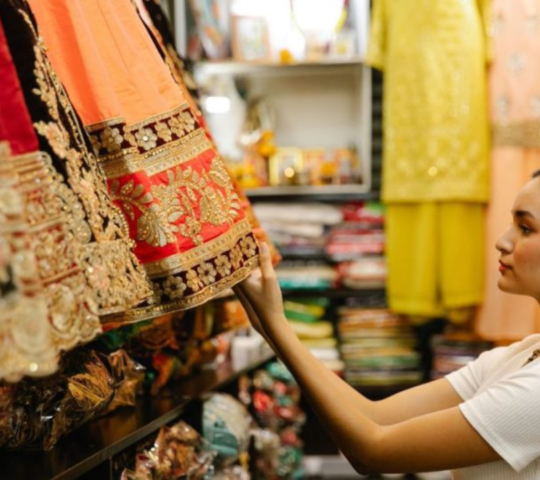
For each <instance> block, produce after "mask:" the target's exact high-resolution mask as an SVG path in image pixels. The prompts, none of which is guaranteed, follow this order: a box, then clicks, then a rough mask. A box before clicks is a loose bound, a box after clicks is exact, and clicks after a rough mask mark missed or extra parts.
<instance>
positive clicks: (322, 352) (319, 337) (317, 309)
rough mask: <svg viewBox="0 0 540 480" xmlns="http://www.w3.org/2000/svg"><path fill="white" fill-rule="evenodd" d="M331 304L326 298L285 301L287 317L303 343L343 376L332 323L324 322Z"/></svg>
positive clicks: (316, 356) (331, 368)
mask: <svg viewBox="0 0 540 480" xmlns="http://www.w3.org/2000/svg"><path fill="white" fill-rule="evenodd" d="M328 305H329V302H328V300H327V299H324V298H317V299H315V298H311V299H309V300H295V301H294V302H293V301H288V300H287V301H285V302H284V307H285V316H286V317H287V319H288V320H289V323H290V324H291V326H292V328H293V330H294V331H295V333H296V334H297V335H298V337H299V338H300V340H301V341H302V343H304V345H305V346H306V347H307V348H309V350H310V351H311V353H312V354H313V356H314V357H315V358H317V359H318V360H320V361H321V362H322V363H324V364H325V365H326V366H327V367H328V368H330V370H332V371H334V372H336V373H338V374H341V373H342V372H343V362H342V361H341V360H340V358H339V350H338V347H337V343H338V342H337V339H336V337H335V335H334V328H333V325H332V323H330V322H328V321H325V320H323V317H324V314H325V311H326V307H328Z"/></svg>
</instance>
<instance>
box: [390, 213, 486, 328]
mask: <svg viewBox="0 0 540 480" xmlns="http://www.w3.org/2000/svg"><path fill="white" fill-rule="evenodd" d="M483 219H484V206H483V205H482V204H476V205H474V204H465V203H462V202H455V203H452V202H441V203H438V202H424V203H420V204H392V205H389V206H388V208H387V209H386V213H385V222H386V227H385V233H386V259H387V264H388V265H389V269H391V270H392V274H393V275H389V278H388V280H387V296H388V302H389V307H390V308H391V309H392V310H393V311H396V312H400V313H406V314H408V315H414V316H420V317H425V318H434V317H441V316H444V315H447V314H448V313H451V312H452V310H455V309H459V308H461V307H465V306H471V305H477V304H479V303H480V302H481V301H482V296H483V291H484V276H483V265H484V262H483V253H484V228H483V227H484V223H483ZM464 239H466V241H464ZM450 318H452V315H450Z"/></svg>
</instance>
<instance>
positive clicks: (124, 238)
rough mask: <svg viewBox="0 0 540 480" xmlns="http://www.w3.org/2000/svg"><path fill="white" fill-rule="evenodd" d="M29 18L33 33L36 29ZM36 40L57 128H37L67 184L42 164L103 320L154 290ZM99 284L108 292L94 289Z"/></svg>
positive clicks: (41, 81) (109, 133) (112, 137)
mask: <svg viewBox="0 0 540 480" xmlns="http://www.w3.org/2000/svg"><path fill="white" fill-rule="evenodd" d="M25 17H26V21H27V23H28V24H29V25H30V27H31V28H32V30H33V26H32V23H31V22H30V20H29V19H28V17H27V16H26V15H25ZM34 34H35V35H36V39H37V40H36V45H35V47H34V52H35V55H36V62H35V67H34V73H35V76H36V81H37V88H35V89H34V92H35V93H36V95H38V96H39V97H40V98H41V99H42V100H43V101H44V102H45V103H46V105H47V107H48V111H49V114H50V116H51V118H52V119H53V122H43V121H40V122H36V123H35V125H34V126H35V128H36V131H37V132H38V133H39V134H40V135H42V136H43V137H45V138H46V139H47V141H48V143H49V145H50V146H51V148H52V149H53V151H54V152H55V154H56V155H57V156H58V157H59V159H60V160H63V161H64V162H65V163H64V166H65V169H66V179H65V180H64V178H63V177H62V175H61V174H60V173H59V172H58V171H56V169H55V168H54V167H53V165H52V160H51V159H50V158H49V157H48V156H45V158H44V160H45V163H46V166H47V169H48V171H49V174H50V176H51V177H52V178H53V179H54V181H55V188H54V189H53V192H54V193H55V194H56V195H57V196H58V198H60V199H61V203H62V212H63V213H64V214H65V215H67V218H68V219H69V220H68V225H69V227H70V230H71V233H72V235H73V239H75V240H76V241H77V242H76V243H78V247H77V248H78V251H77V261H78V262H79V263H80V267H81V268H82V270H83V272H84V275H85V278H86V280H85V283H86V292H85V293H84V295H85V296H86V297H87V300H86V301H87V302H88V303H89V304H95V305H97V311H98V312H99V313H100V314H102V315H103V314H109V313H112V312H116V311H121V310H125V309H127V308H130V307H132V306H134V305H137V304H138V303H140V302H141V301H142V300H144V299H145V298H147V297H148V296H149V295H150V294H151V291H150V284H149V282H148V280H147V278H146V275H145V273H144V271H143V269H142V268H141V266H140V264H139V262H138V260H137V259H136V258H135V256H134V255H133V253H132V251H131V250H132V248H133V242H132V241H131V240H130V239H129V228H128V225H127V223H126V220H125V218H124V216H123V214H122V212H121V211H120V210H119V209H118V208H117V207H116V206H114V204H113V203H112V201H111V199H110V197H109V194H108V192H107V186H106V183H105V179H104V178H103V177H102V174H101V172H100V171H99V170H98V166H97V161H96V159H95V157H94V156H93V154H92V153H91V152H90V151H89V150H88V148H87V146H86V142H85V134H84V132H83V131H82V130H81V128H80V124H79V121H78V118H77V115H76V113H75V112H74V110H73V107H72V105H71V103H70V101H69V98H68V96H67V94H66V92H65V90H64V88H63V86H62V85H61V83H60V82H59V80H58V78H57V77H56V74H55V73H54V71H53V69H52V67H51V65H50V63H49V62H48V59H47V58H46V55H45V47H44V46H43V44H42V41H41V39H39V38H37V34H36V32H35V31H34ZM63 119H66V120H67V122H65V123H64V122H63ZM65 125H67V126H68V127H69V128H70V132H71V134H70V133H69V132H68V130H67V129H66V127H65ZM93 140H94V143H95V139H93ZM100 140H101V141H100V142H99V144H100V145H102V144H103V145H104V148H105V149H107V151H112V152H114V151H117V150H119V149H120V144H121V142H122V140H123V137H122V135H121V134H120V130H119V129H117V128H106V129H105V130H103V131H102V132H101V138H100ZM72 141H73V142H74V145H72ZM66 181H67V184H69V187H68V185H67V184H66V183H65V182H66ZM49 201H50V199H49ZM72 248H75V247H72ZM98 277H100V280H99V281H98V280H97V279H98ZM97 283H99V284H101V285H102V286H107V288H106V289H96V288H94V287H95V285H96V284H97ZM85 340H89V339H85Z"/></svg>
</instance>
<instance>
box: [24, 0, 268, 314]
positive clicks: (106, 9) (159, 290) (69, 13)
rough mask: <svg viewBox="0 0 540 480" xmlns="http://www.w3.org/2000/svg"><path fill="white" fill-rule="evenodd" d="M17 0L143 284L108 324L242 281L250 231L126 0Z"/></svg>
mask: <svg viewBox="0 0 540 480" xmlns="http://www.w3.org/2000/svg"><path fill="white" fill-rule="evenodd" d="M28 3H29V4H30V6H31V8H32V11H33V13H34V14H35V16H36V20H37V24H38V27H39V28H40V34H41V35H42V36H43V39H44V43H45V45H47V49H48V50H47V52H48V55H49V58H50V60H51V62H52V64H53V66H54V68H55V69H56V71H57V73H58V76H59V78H60V80H61V81H62V82H63V83H64V85H65V87H66V90H67V92H68V93H69V96H70V98H71V100H72V101H73V104H74V106H75V108H76V109H77V112H78V113H79V115H80V116H81V118H82V121H83V123H84V125H85V128H86V130H87V131H88V132H89V133H90V135H91V139H92V145H93V149H94V152H95V153H96V154H97V157H98V159H99V162H100V166H101V168H102V170H103V172H104V173H105V176H106V177H107V183H108V189H109V192H110V195H111V197H112V199H113V201H114V203H115V205H116V206H117V207H118V208H119V209H121V211H122V213H123V215H124V219H125V222H126V223H127V225H128V228H129V233H130V237H131V238H132V239H133V240H134V241H135V247H134V253H135V255H136V256H137V258H138V259H139V261H140V262H141V263H142V265H143V266H144V268H145V270H146V272H147V274H148V276H149V277H150V279H151V282H152V290H153V297H152V298H151V299H150V300H149V301H147V303H146V304H145V305H144V306H141V307H139V308H136V309H132V310H131V311H129V312H128V313H127V314H118V315H111V316H110V317H109V320H111V321H116V320H118V321H126V320H129V321H136V320H140V319H143V318H148V317H151V316H156V315H158V314H162V313H167V312H170V311H173V310H179V309H185V308H190V307H193V306H196V305H198V304H201V303H203V302H205V301H207V300H208V299H210V298H212V297H214V296H215V295H217V294H219V293H220V292H221V291H223V290H224V289H226V288H229V287H231V286H232V285H234V284H235V283H237V282H238V281H240V280H242V279H243V278H245V277H246V276H247V275H248V274H249V273H250V272H251V271H252V270H253V269H254V268H256V266H257V265H258V260H257V258H258V257H257V251H258V248H257V243H256V240H255V237H254V234H253V231H252V227H251V225H250V223H249V220H248V219H247V218H246V215H245V212H244V211H243V209H242V205H241V203H240V199H239V196H238V193H237V192H236V191H235V189H234V187H233V184H232V182H231V178H230V176H229V174H228V171H227V169H226V167H225V165H224V162H223V160H222V159H221V158H220V157H219V155H218V154H217V152H216V150H215V148H214V147H213V144H212V141H211V140H210V138H209V137H208V135H207V134H206V131H205V130H204V128H203V126H202V125H201V123H200V121H199V119H198V118H197V115H196V113H195V112H194V111H193V108H192V107H191V106H190V102H188V101H187V100H186V98H185V97H184V95H183V94H182V91H181V89H180V88H179V86H178V84H177V83H176V82H175V81H174V79H173V77H172V76H171V73H170V71H169V69H168V67H167V65H166V64H165V62H164V61H163V59H162V58H161V57H160V55H159V52H158V50H157V48H156V46H155V45H154V43H153V42H152V39H151V37H150V36H149V34H148V32H147V31H146V29H145V27H144V24H143V22H142V21H141V19H140V18H139V16H138V14H137V11H136V8H135V7H134V5H133V4H132V3H131V2H130V1H129V0H120V1H117V2H114V5H113V4H112V3H111V2H106V1H104V0H98V1H96V2H68V1H52V0H45V1H41V0H40V1H30V2H28ZM89 93H90V94H89Z"/></svg>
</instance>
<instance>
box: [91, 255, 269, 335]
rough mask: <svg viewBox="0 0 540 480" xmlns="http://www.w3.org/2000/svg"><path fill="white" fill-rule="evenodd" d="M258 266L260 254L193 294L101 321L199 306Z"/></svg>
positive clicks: (133, 318)
mask: <svg viewBox="0 0 540 480" xmlns="http://www.w3.org/2000/svg"><path fill="white" fill-rule="evenodd" d="M258 266H259V258H258V256H255V257H253V258H250V259H249V260H247V261H246V262H245V263H244V266H242V267H241V268H239V269H238V270H236V271H235V272H233V273H232V274H231V275H229V276H228V277H225V278H222V279H221V280H219V281H218V282H216V283H213V284H212V285H208V286H207V287H204V288H203V289H202V290H200V291H199V292H197V293H195V294H193V295H190V296H186V297H184V298H180V299H176V300H173V301H170V302H168V303H164V304H161V305H149V306H145V307H139V308H135V309H132V310H130V311H128V312H126V313H124V314H114V315H108V316H106V317H102V318H101V323H102V324H114V323H121V324H126V323H134V322H139V321H141V320H148V319H153V318H156V317H159V316H161V315H166V314H167V313H172V312H175V311H178V310H187V309H189V308H194V307H197V306H199V305H202V304H203V303H206V302H207V301H209V300H211V299H212V298H214V297H216V296H217V295H219V294H220V293H222V292H223V290H225V289H227V288H232V287H233V286H234V285H236V284H237V283H239V282H241V281H242V280H244V279H245V278H247V277H248V276H249V275H250V273H251V272H253V271H254V270H255V269H256V268H257V267H258Z"/></svg>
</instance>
